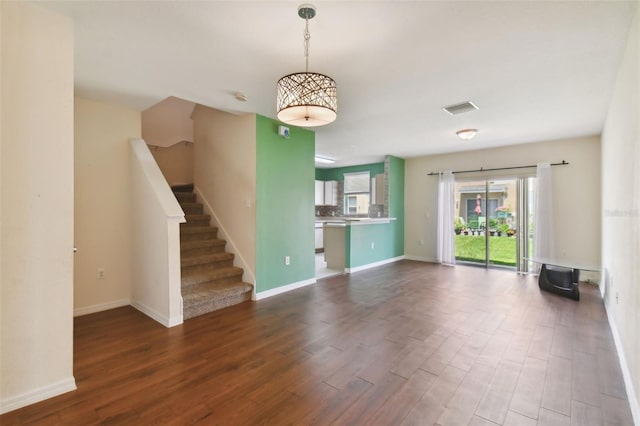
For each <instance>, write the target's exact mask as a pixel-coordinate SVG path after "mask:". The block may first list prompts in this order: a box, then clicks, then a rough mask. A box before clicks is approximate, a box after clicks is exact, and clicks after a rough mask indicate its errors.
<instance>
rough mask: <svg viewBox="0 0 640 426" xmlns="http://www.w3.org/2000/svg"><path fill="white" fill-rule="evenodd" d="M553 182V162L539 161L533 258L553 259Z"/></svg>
mask: <svg viewBox="0 0 640 426" xmlns="http://www.w3.org/2000/svg"><path fill="white" fill-rule="evenodd" d="M552 191H553V188H552V184H551V164H549V163H538V168H537V173H536V193H535V197H536V209H535V219H534V224H533V258H534V259H538V260H543V259H553V257H554V254H555V253H554V239H555V235H554V233H553V202H552V196H551V194H552Z"/></svg>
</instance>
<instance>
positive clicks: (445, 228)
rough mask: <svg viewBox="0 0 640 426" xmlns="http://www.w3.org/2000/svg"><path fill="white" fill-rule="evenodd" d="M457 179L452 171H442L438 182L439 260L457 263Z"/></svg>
mask: <svg viewBox="0 0 640 426" xmlns="http://www.w3.org/2000/svg"><path fill="white" fill-rule="evenodd" d="M454 192H455V179H454V178H453V173H452V172H451V171H446V172H442V173H441V174H440V181H439V184H438V262H440V263H445V264H449V265H454V264H455V263H456V250H455V240H454V230H453V226H454V217H453V216H454V204H455V194H454Z"/></svg>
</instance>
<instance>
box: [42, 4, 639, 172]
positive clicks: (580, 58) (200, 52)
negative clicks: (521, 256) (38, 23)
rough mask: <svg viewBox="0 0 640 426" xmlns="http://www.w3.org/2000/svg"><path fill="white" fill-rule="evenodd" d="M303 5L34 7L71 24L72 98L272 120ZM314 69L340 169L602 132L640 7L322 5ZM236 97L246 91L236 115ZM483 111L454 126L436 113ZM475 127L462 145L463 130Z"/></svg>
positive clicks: (328, 150)
mask: <svg viewBox="0 0 640 426" xmlns="http://www.w3.org/2000/svg"><path fill="white" fill-rule="evenodd" d="M300 3H302V1H280V2H272V1H256V2H246V1H227V2H220V1H208V2H207V1H200V2H195V1H160V2H151V1H122V2H119V1H107V2H97V1H70V2H52V1H44V2H39V4H40V5H42V6H44V7H47V8H50V9H54V10H57V11H59V12H61V13H63V14H66V15H69V16H72V17H73V19H74V21H75V43H76V46H75V52H76V53H75V66H76V75H75V82H76V93H77V95H79V96H82V97H87V98H91V99H96V100H103V101H106V102H112V103H117V104H120V105H125V106H129V107H131V108H134V109H137V110H144V109H146V108H148V107H150V106H152V105H154V104H155V103H157V102H159V101H161V100H163V99H165V98H167V97H168V96H176V97H179V98H182V99H186V100H189V101H194V102H198V103H201V104H204V105H208V106H211V107H214V108H218V109H223V110H227V111H248V112H257V113H259V114H262V115H265V116H268V117H275V114H276V111H275V97H276V81H277V80H278V79H279V78H280V77H281V76H283V75H285V74H289V73H292V72H298V71H303V70H304V56H303V44H302V40H303V39H302V33H303V29H304V21H303V20H302V19H300V18H299V17H298V16H297V6H298V4H300ZM314 4H315V5H316V7H317V16H316V18H315V19H313V20H312V21H311V22H310V32H311V46H310V65H309V69H310V70H311V71H316V72H320V73H324V74H327V75H330V76H332V77H333V78H334V79H335V80H336V82H337V84H338V119H337V120H336V121H335V122H334V123H332V124H330V125H328V126H325V127H320V128H317V129H316V130H315V131H316V153H317V154H321V155H324V156H329V157H334V158H336V159H337V160H338V162H337V163H336V164H335V165H334V166H339V165H351V164H358V163H368V162H374V161H380V160H381V159H382V158H383V156H384V155H385V154H391V155H395V156H398V157H403V158H408V157H412V156H420V155H426V154H434V153H444V152H454V151H462V150H470V149H478V148H487V147H496V146H502V145H511V144H519V143H527V142H535V141H542V140H552V139H558V138H565V137H573V136H582V135H592V134H598V133H600V132H601V130H602V127H603V123H604V119H605V115H606V111H607V107H608V103H609V99H610V96H611V94H612V90H613V85H614V82H615V78H616V71H617V69H618V65H619V63H620V61H621V58H622V54H623V51H624V48H625V44H626V39H627V32H628V29H629V26H630V23H631V18H632V10H633V7H636V6H637V3H636V2H634V1H626V2H625V1H601V2H599V1H568V2H539V1H533V2H529V1H500V2H489V1H471V2H458V1H439V2H435V1H413V2H409V1H406V2H405V1H386V2H382V1H322V0H320V1H315V2H314ZM234 92H243V93H245V94H246V95H247V96H248V98H249V100H248V101H247V102H240V101H238V100H236V99H235V97H234V96H233V93H234ZM464 101H472V102H474V103H475V104H476V105H478V107H479V108H480V110H478V111H473V112H470V113H467V114H463V115H459V116H450V115H448V114H447V113H445V112H444V111H442V110H441V108H442V107H444V106H448V105H451V104H456V103H459V102H464ZM468 127H472V128H478V129H479V132H478V134H477V136H476V137H475V138H474V139H473V140H471V141H468V142H463V141H461V140H459V139H458V138H457V137H456V136H455V132H456V130H459V129H462V128H468Z"/></svg>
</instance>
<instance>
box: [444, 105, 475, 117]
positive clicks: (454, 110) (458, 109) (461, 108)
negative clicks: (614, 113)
mask: <svg viewBox="0 0 640 426" xmlns="http://www.w3.org/2000/svg"><path fill="white" fill-rule="evenodd" d="M442 109H443V110H445V111H446V112H448V113H449V114H451V115H456V114H462V113H465V112H469V111H475V110H477V109H478V107H477V106H475V105H474V104H473V102H463V103H461V104H457V105H450V106H448V107H444V108H442Z"/></svg>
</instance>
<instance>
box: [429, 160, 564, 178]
mask: <svg viewBox="0 0 640 426" xmlns="http://www.w3.org/2000/svg"><path fill="white" fill-rule="evenodd" d="M551 165H552V166H568V165H569V163H568V162H566V161H564V160H562V163H551ZM533 167H538V166H537V165H535V164H534V165H532V166H512V167H494V168H492V169H485V168H484V167H480V168H479V169H476V170H458V171H457V172H453V174H458V173H473V172H493V171H496V170H513V169H530V168H533ZM440 174H442V172H431V173H429V174H428V176H435V175H440Z"/></svg>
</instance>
